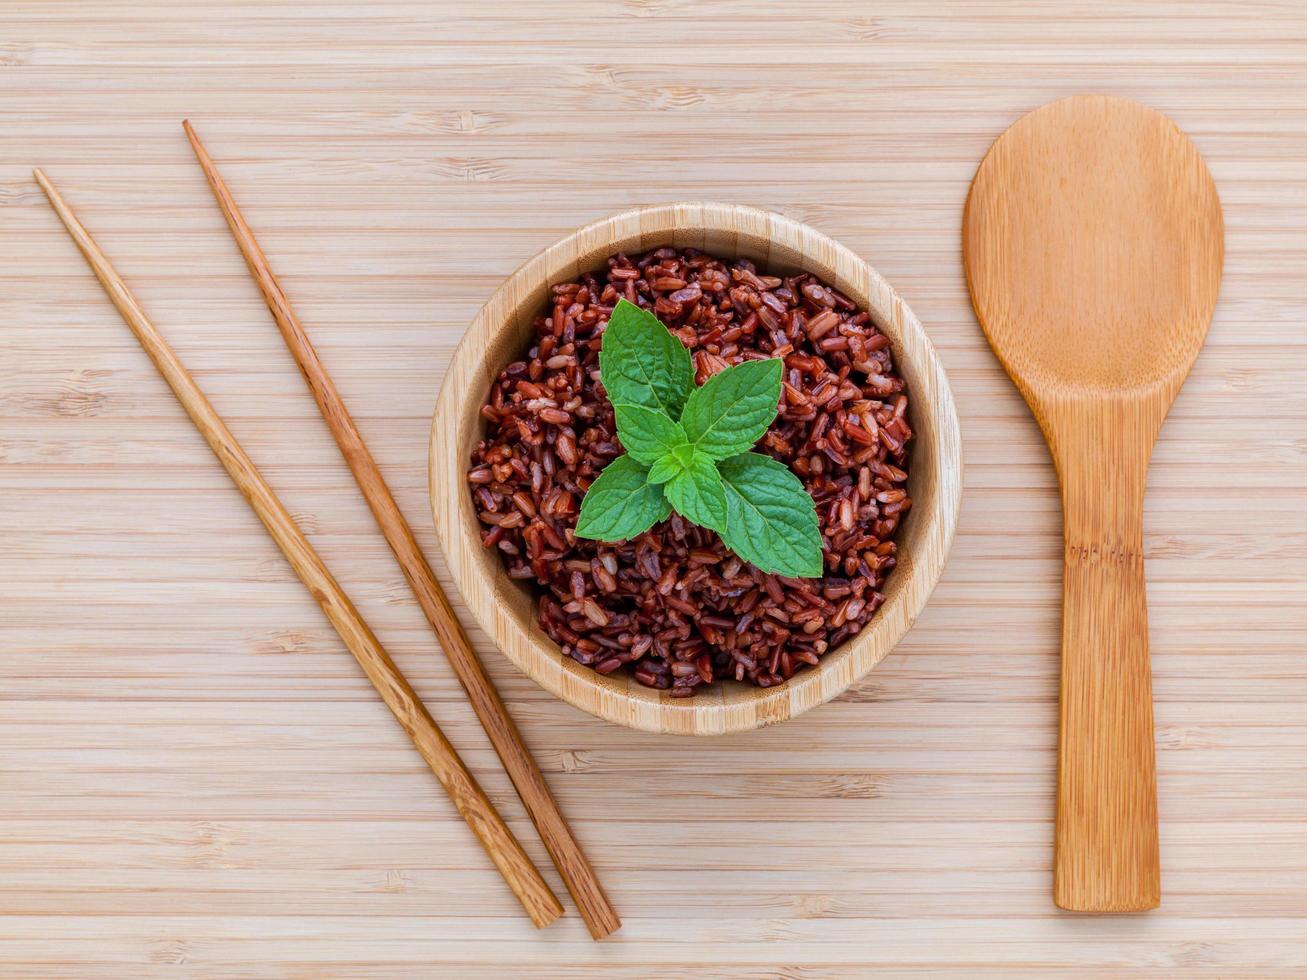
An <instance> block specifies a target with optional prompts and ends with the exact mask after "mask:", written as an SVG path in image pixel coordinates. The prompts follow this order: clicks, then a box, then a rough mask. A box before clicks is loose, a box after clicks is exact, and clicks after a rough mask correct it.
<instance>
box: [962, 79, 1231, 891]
mask: <svg viewBox="0 0 1307 980" xmlns="http://www.w3.org/2000/svg"><path fill="white" fill-rule="evenodd" d="M1224 256H1225V231H1224V224H1223V222H1222V218H1221V202H1220V199H1219V198H1218V196H1217V193H1216V186H1215V185H1214V184H1213V182H1212V176H1211V174H1210V173H1209V172H1208V170H1207V166H1206V165H1205V164H1204V163H1203V160H1202V157H1201V156H1199V154H1198V151H1197V150H1196V149H1195V148H1194V146H1193V144H1192V143H1190V142H1189V140H1188V139H1186V138H1185V136H1184V134H1183V133H1181V132H1180V130H1179V129H1177V128H1176V126H1175V124H1174V123H1173V122H1171V121H1170V120H1169V119H1167V118H1166V117H1165V116H1164V115H1162V114H1161V113H1159V112H1156V111H1155V110H1153V109H1150V108H1148V107H1147V106H1144V105H1141V104H1139V103H1138V102H1132V101H1131V100H1129V99H1122V98H1119V97H1113V96H1105V95H1077V96H1072V97H1070V98H1067V99H1061V100H1059V101H1057V102H1054V103H1051V104H1049V105H1046V106H1042V107H1040V108H1039V109H1036V110H1035V111H1034V112H1031V113H1029V114H1027V115H1025V116H1023V117H1022V118H1021V119H1020V120H1018V121H1017V122H1016V123H1014V124H1013V125H1012V126H1011V127H1010V128H1009V129H1008V130H1007V131H1006V132H1004V133H1003V135H1002V136H1001V137H999V138H998V139H997V140H996V141H995V142H994V145H993V147H991V148H990V151H989V152H988V153H987V154H986V155H985V159H984V160H983V161H982V162H981V164H980V167H979V169H978V170H977V172H976V177H975V180H974V181H973V182H972V184H971V192H970V193H969V194H968V196H967V205H966V211H965V213H964V216H963V221H962V264H963V267H964V268H965V269H966V275H967V286H968V288H969V289H970V291H971V301H972V304H973V305H974V306H975V308H976V316H977V318H978V319H979V321H980V326H981V328H982V329H983V330H984V331H985V336H986V337H987V338H988V339H989V342H990V345H991V346H992V347H993V348H994V351H995V353H996V354H997V355H998V358H999V360H1000V361H1002V362H1003V366H1004V368H1006V369H1007V372H1008V374H1010V375H1011V376H1012V379H1013V380H1014V381H1015V382H1016V384H1017V387H1018V388H1020V389H1021V393H1022V395H1024V396H1025V399H1026V401H1027V403H1029V405H1030V408H1031V410H1032V411H1033V412H1034V415H1035V419H1036V421H1037V422H1039V426H1040V428H1041V429H1042V430H1043V432H1044V437H1045V438H1046V439H1047V440H1048V445H1049V449H1050V451H1051V452H1052V454H1053V462H1054V465H1056V467H1057V473H1058V482H1059V484H1060V485H1061V488H1062V508H1063V511H1064V523H1063V539H1064V540H1065V543H1066V550H1065V553H1064V565H1063V571H1062V603H1063V609H1062V682H1061V696H1060V703H1061V712H1060V721H1059V738H1058V788H1057V828H1056V836H1055V841H1056V843H1055V853H1054V866H1053V895H1054V898H1055V900H1056V901H1057V904H1058V907H1059V908H1064V909H1068V910H1070V911H1075V912H1142V911H1146V910H1148V909H1153V908H1156V907H1157V904H1158V903H1159V902H1160V901H1161V859H1160V857H1159V855H1158V840H1157V780H1156V764H1155V758H1154V748H1153V694H1152V671H1151V666H1150V664H1149V657H1148V600H1147V596H1146V593H1145V584H1144V542H1143V533H1144V486H1145V483H1146V476H1147V473H1148V461H1149V458H1150V457H1151V456H1152V453H1153V445H1154V444H1155V443H1156V441H1157V435H1158V433H1159V432H1160V431H1161V428H1162V422H1163V421H1164V420H1165V419H1166V413H1167V412H1168V411H1169V410H1170V408H1171V403H1172V402H1173V401H1174V400H1175V396H1176V395H1177V394H1178V393H1179V391H1180V386H1181V385H1182V384H1183V383H1184V379H1185V378H1186V377H1187V376H1188V374H1189V369H1190V368H1191V367H1192V365H1193V362H1194V359H1195V358H1196V357H1197V356H1198V351H1199V350H1200V349H1201V348H1202V346H1203V340H1204V338H1205V337H1206V336H1207V329H1208V325H1209V324H1210V322H1211V319H1212V311H1213V309H1214V308H1215V306H1216V296H1217V293H1218V292H1219V291H1220V284H1221V265H1222V262H1223V260H1224Z"/></svg>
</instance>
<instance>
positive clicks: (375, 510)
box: [35, 122, 621, 939]
mask: <svg viewBox="0 0 1307 980" xmlns="http://www.w3.org/2000/svg"><path fill="white" fill-rule="evenodd" d="M182 127H183V128H184V129H185V131H186V136H187V138H188V139H189V140H190V142H191V147H192V148H193V149H194V151H195V155H196V157H197V158H198V160H199V162H200V166H201V167H202V168H203V170H204V174H205V176H206V177H207V178H208V181H209V186H210V187H211V188H212V189H213V194H214V197H215V198H216V199H217V202H218V206H219V207H220V208H221V209H222V212H223V215H224V217H226V219H227V225H228V227H230V229H231V232H232V235H233V236H234V238H235V239H236V244H237V245H238V246H239V247H240V250H241V254H242V255H243V256H244V257H245V261H246V263H247V264H248V266H249V269H250V272H251V273H252V274H253V276H254V278H255V281H256V282H257V283H258V285H259V289H260V290H261V291H262V292H263V297H264V299H265V300H266V301H267V304H268V308H269V310H271V312H272V315H273V319H275V320H276V322H277V326H278V327H279V328H280V330H281V334H282V337H283V338H285V341H286V344H287V346H288V347H289V348H290V351H291V353H292V354H293V355H294V357H295V360H296V361H297V363H298V364H299V367H300V370H301V371H302V372H303V374H304V378H305V380H306V381H307V382H308V385H309V388H310V389H311V390H312V392H313V397H314V399H315V400H316V401H317V403H318V408H319V409H320V410H321V411H322V416H323V418H324V419H325V420H326V422H327V425H328V426H329V428H330V429H331V432H332V435H333V436H334V437H335V439H336V444H337V445H338V446H339V447H340V451H341V453H342V454H343V455H344V457H345V461H346V462H347V463H348V464H349V468H350V471H351V472H352V473H353V474H354V479H355V480H356V481H357V482H358V485H359V488H360V489H361V490H362V491H363V495H364V498H365V499H366V500H367V502H368V506H369V507H370V508H371V509H372V514H373V516H374V517H375V518H376V521H377V524H378V525H379V526H380V528H381V531H382V534H383V535H385V538H386V541H387V543H388V544H389V545H390V548H391V550H392V551H393V552H394V554H395V558H396V559H397V560H398V562H399V564H400V567H401V568H402V569H403V572H404V577H405V578H407V579H408V582H409V585H410V586H411V587H412V589H413V593H414V595H415V596H416V597H417V600H418V605H420V606H421V607H422V611H423V613H425V614H426V617H427V619H428V620H429V621H430V623H431V626H432V628H433V629H434V630H435V633H436V636H437V638H438V639H439V641H440V646H441V648H442V649H443V650H444V651H445V655H446V656H447V657H448V658H449V661H450V664H451V665H452V666H453V668H454V672H455V673H456V674H457V676H458V679H459V681H460V682H461V683H462V685H463V689H464V691H466V693H467V696H468V699H469V700H470V701H471V703H472V708H473V710H474V711H475V712H476V716H477V718H478V719H479V720H480V722H481V725H482V727H483V728H484V729H485V731H486V734H487V735H488V736H489V738H490V741H491V743H492V744H493V746H494V748H495V751H496V752H497V753H498V755H499V758H500V760H501V761H502V762H503V765H504V768H505V769H506V770H507V772H508V775H509V777H510V778H511V779H512V781H513V785H514V786H515V787H516V789H517V792H518V795H519V796H520V797H521V799H522V802H523V804H524V805H525V807H526V810H527V813H528V814H529V815H530V817H531V820H532V822H533V823H534V824H535V826H536V830H537V831H538V832H539V834H540V838H541V840H542V841H543V842H544V845H545V848H546V850H548V852H549V856H550V857H551V858H552V859H553V862H554V864H555V866H556V867H557V868H558V872H559V874H560V875H561V877H562V879H563V882H564V884H565V885H566V886H567V889H568V891H569V892H570V893H571V895H572V899H573V901H574V902H575V903H576V907H577V909H578V911H579V912H580V913H581V917H582V919H584V920H585V924H586V926H587V928H588V929H589V930H590V935H591V936H593V937H594V938H595V939H602V938H603V937H605V936H607V935H608V934H610V933H612V932H613V931H614V930H616V929H617V928H619V927H620V926H621V920H620V919H618V917H617V913H616V912H615V911H614V910H613V907H612V906H611V905H610V904H609V902H608V899H607V897H606V896H605V895H604V891H603V888H602V887H601V886H600V884H599V881H598V879H597V878H596V876H595V873H594V869H593V868H592V867H591V866H590V863H589V861H588V860H586V857H585V854H584V853H583V852H582V851H581V848H580V846H579V845H578V844H577V843H576V841H575V839H574V838H573V837H572V835H571V832H570V831H569V830H568V827H567V824H566V822H565V821H564V819H563V815H562V813H561V812H560V811H559V809H558V804H557V803H556V802H555V801H554V798H553V796H552V795H551V794H550V792H549V787H548V785H547V784H546V783H545V780H544V776H543V775H542V773H541V772H540V768H539V766H537V765H536V763H535V760H534V759H533V758H532V757H531V754H530V752H529V751H528V749H527V747H526V745H525V743H524V742H523V741H522V736H521V734H520V733H519V732H518V730H517V726H516V725H515V724H514V723H513V719H512V718H511V716H510V715H509V714H508V709H507V708H506V707H505V706H504V702H503V701H502V700H501V699H500V697H499V694H498V692H497V691H496V690H495V688H494V685H493V684H491V682H490V678H489V677H488V676H487V675H486V672H485V668H484V667H483V666H482V664H481V661H480V660H479V659H478V658H477V655H476V653H475V651H473V649H472V646H471V644H470V643H469V642H468V639H467V636H466V635H465V634H464V632H463V630H462V627H461V626H460V625H459V623H458V620H457V619H456V618H455V616H454V612H453V610H452V609H451V608H450V605H449V601H448V600H447V599H446V597H445V594H444V591H443V590H442V589H441V588H440V584H439V583H438V582H437V581H436V577H435V575H434V574H433V573H432V571H431V567H430V566H429V565H428V564H427V562H426V559H425V558H424V557H423V556H422V553H421V551H420V550H419V549H418V545H417V541H416V539H415V538H414V537H413V531H412V529H411V528H410V527H409V526H408V523H407V521H405V520H404V517H403V514H402V513H401V512H400V510H399V507H398V506H397V505H396V503H395V499H394V497H393V496H392V495H391V493H390V489H389V488H388V487H387V486H386V482H385V480H384V479H383V478H382V475H381V471H380V470H379V469H378V468H377V464H376V462H375V461H374V460H373V458H372V454H371V453H370V452H369V451H368V448H367V446H366V445H365V444H364V442H363V439H362V437H361V436H360V435H359V431H358V429H357V427H356V426H355V425H354V421H353V419H352V418H351V417H350V414H349V412H348V410H347V409H346V408H345V404H344V402H343V401H342V400H341V398H340V395H339V393H338V392H337V391H336V387H335V385H334V384H333V383H332V380H331V377H330V375H329V374H328V373H327V371H326V368H325V367H323V365H322V362H321V361H320V360H319V358H318V355H317V352H316V351H315V350H314V348H313V345H312V343H310V342H309V339H308V336H307V335H306V334H305V332H304V328H303V326H302V324H301V323H300V321H299V318H298V317H297V316H296V315H295V311H294V309H293V308H292V307H291V305H290V301H289V300H288V299H287V298H286V294H285V292H284V291H283V290H282V288H281V284H280V283H279V282H278V281H277V277H276V276H275V275H274V274H273V272H272V269H271V268H270V267H269V265H268V260H267V257H266V256H265V255H264V254H263V250H262V249H261V248H260V247H259V244H258V242H257V241H256V240H255V238H254V234H253V233H252V232H251V231H250V228H249V226H248V225H247V224H246V223H245V219H244V217H243V216H242V215H241V212H240V209H239V208H238V207H237V206H236V202H235V201H234V200H233V199H232V196H231V192H230V191H229V190H228V189H227V185H226V183H224V181H223V179H222V177H221V176H220V175H219V173H218V170H217V168H216V167H215V166H214V163H213V160H212V159H211V158H210V157H209V154H208V153H207V152H206V150H205V149H204V146H203V145H202V144H201V143H200V140H199V137H198V136H196V134H195V130H194V129H192V128H191V125H190V123H189V122H183V123H182ZM35 176H36V180H37V183H39V184H40V185H41V189H42V190H43V191H44V192H45V195H46V197H47V198H49V200H50V204H51V205H52V206H53V207H54V210H55V213H56V214H57V215H58V216H59V219H60V220H61V221H62V222H63V224H64V227H65V228H66V229H67V230H68V233H69V235H71V236H72V239H73V241H74V242H75V243H76V244H77V247H78V248H79V249H80V250H81V252H82V255H83V256H84V257H85V258H86V261H87V263H88V264H89V265H90V266H91V269H92V270H93V271H94V273H95V275H96V278H97V279H99V280H100V284H101V285H102V286H103V287H104V289H105V292H106V293H107V294H108V296H109V299H110V300H111V301H112V302H113V304H114V306H115V307H116V308H117V309H118V312H119V313H120V314H121V315H122V317H123V319H124V320H125V321H126V322H127V325H128V326H129V327H130V328H131V330H132V332H133V333H134V334H135V335H136V339H137V340H138V341H140V344H141V346H142V347H143V348H144V350H145V352H146V354H148V355H149V357H150V359H151V360H152V361H153V362H154V365H155V367H156V368H158V370H159V373H160V374H162V375H163V378H164V380H165V381H167V383H168V386H169V387H170V388H172V390H173V393H174V394H175V395H176V396H177V399H178V401H180V402H181V404H182V407H183V408H184V409H185V410H186V413H187V414H188V415H189V416H190V417H191V421H193V422H194V423H195V425H196V427H197V428H198V429H199V430H200V432H201V434H202V435H203V436H204V438H205V440H206V441H207V442H208V443H209V446H210V448H211V449H212V450H213V452H214V453H215V454H216V455H217V457H218V459H219V461H220V462H221V463H222V465H223V466H224V467H225V468H226V470H227V473H228V474H229V475H230V476H231V478H232V480H233V481H234V482H235V484H236V486H237V488H238V489H239V490H240V491H241V493H242V494H243V495H244V496H245V498H246V499H247V500H248V501H249V503H250V506H251V507H252V508H253V509H254V512H255V514H257V515H258V517H259V519H260V520H261V521H262V522H263V524H264V526H265V527H266V528H267V529H268V533H269V534H271V535H272V538H273V540H274V541H276V543H277V544H278V546H279V547H280V548H281V550H282V552H283V553H284V554H285V556H286V558H287V560H288V561H289V562H290V564H291V566H292V567H293V568H294V570H295V572H296V574H298V575H299V577H300V579H301V581H303V582H304V584H305V585H306V586H308V589H309V591H310V592H311V593H312V594H313V597H314V598H315V599H317V601H318V604H319V605H320V606H321V607H322V610H323V612H324V613H326V616H327V619H328V620H329V621H330V622H331V625H332V626H333V627H334V628H335V630H336V632H337V633H338V634H340V638H341V639H342V640H343V641H344V643H345V646H346V647H347V648H348V649H349V651H350V653H352V654H353V655H354V658H355V659H356V660H357V661H358V662H359V665H360V666H361V667H362V668H363V671H364V673H365V674H367V677H368V679H369V680H370V681H371V682H372V685H373V686H374V687H375V688H376V690H377V693H378V694H380V695H381V698H382V700H383V701H385V703H386V706H387V707H389V708H390V710H391V712H392V713H393V714H394V715H395V718H396V719H397V720H398V721H399V723H400V725H401V726H402V727H403V728H404V730H405V731H406V732H408V734H409V736H410V737H411V738H412V739H413V743H414V745H415V746H416V747H417V749H418V752H419V753H420V754H421V755H422V758H423V759H425V760H426V762H427V764H428V765H429V766H430V767H431V770H432V771H433V772H434V773H435V774H436V777H437V778H438V779H439V780H440V783H441V785H443V786H444V788H445V791H446V792H447V793H448V794H449V797H450V799H451V800H452V801H453V803H454V806H455V807H456V808H457V809H458V812H459V813H460V814H461V815H462V816H463V819H464V820H466V821H467V823H468V825H469V826H470V827H471V828H472V830H473V832H474V833H475V834H476V836H477V838H478V839H479V840H480V842H481V845H482V847H484V848H485V850H486V853H487V854H488V855H489V856H490V858H491V860H492V861H493V862H494V863H495V866H496V867H497V868H498V869H499V872H500V874H501V875H503V877H504V880H505V881H506V882H507V883H508V885H509V887H510V888H511V889H512V890H513V893H514V894H515V895H516V896H517V898H518V900H519V901H520V902H521V903H522V906H523V907H524V908H525V910H526V912H527V915H528V916H530V918H531V921H532V922H533V923H535V925H536V926H537V927H543V926H546V925H548V924H549V923H551V922H553V921H554V920H555V919H557V918H558V917H559V916H560V915H562V914H563V907H562V905H561V904H559V901H558V899H557V898H556V897H555V896H554V894H553V892H552V891H550V889H549V886H548V884H546V882H545V880H544V879H543V878H542V877H541V876H540V872H539V871H538V870H537V869H536V868H535V866H534V865H533V864H532V863H531V859H530V858H529V857H528V856H527V854H526V852H525V851H523V849H522V846H521V844H520V843H518V841H517V839H516V838H515V837H514V836H513V833H512V831H510V830H509V829H508V827H507V825H506V824H505V823H504V821H503V818H502V817H501V816H500V815H499V813H498V812H497V811H496V810H495V808H494V806H493V804H491V802H490V800H489V799H488V798H487V797H486V795H485V793H484V792H483V791H482V789H481V787H480V786H479V785H478V784H477V782H476V779H475V778H474V777H473V776H472V774H471V773H470V772H469V771H468V769H467V767H466V766H465V765H464V764H463V762H462V760H461V759H460V758H459V757H458V754H457V752H455V750H454V747H453V746H452V745H450V744H449V742H448V740H447V739H446V738H445V736H444V735H443V734H442V733H441V731H440V728H439V727H438V726H437V725H436V722H435V720H434V719H433V718H432V717H431V715H430V713H428V711H427V709H426V707H425V706H424V705H423V703H422V701H421V700H420V699H419V698H418V696H417V694H416V693H415V692H414V690H413V688H412V687H411V686H410V685H409V683H408V681H407V680H406V679H405V678H404V675H403V674H402V673H401V672H400V670H399V668H398V667H396V666H395V664H394V662H393V661H392V660H391V659H390V656H389V655H388V654H387V653H386V651H385V650H384V649H383V648H382V646H381V644H380V642H379V641H378V640H377V638H376V636H375V635H374V634H373V633H372V630H371V629H369V628H368V625H367V623H365V622H364V621H363V618H362V617H361V616H360V615H359V613H358V610H357V609H355V608H354V604H353V603H352V602H350V600H349V597H348V596H347V595H346V594H345V592H344V590H343V589H342V588H341V587H340V585H339V584H338V583H337V582H336V580H335V579H334V578H333V577H332V575H331V572H330V571H328V569H327V566H326V565H325V564H324V563H323V561H322V559H321V558H320V557H319V556H318V554H317V552H316V551H314V549H313V546H312V545H311V544H310V543H309V541H308V539H307V538H306V537H305V536H304V533H303V532H302V531H301V530H300V528H299V526H298V525H297V524H296V523H295V521H294V519H293V518H292V517H291V516H290V514H289V513H288V512H287V510H286V508H285V507H284V506H283V505H282V503H281V501H280V500H278V499H277V496H276V494H275V493H274V492H273V490H272V488H271V487H270V486H269V485H268V482H267V481H266V480H265V479H264V478H263V476H262V475H261V474H260V473H259V471H258V469H256V468H255V466H254V463H253V462H252V461H251V460H250V458H249V456H247V455H246V454H245V451H244V450H243V449H242V448H241V446H240V444H239V443H238V442H237V441H236V437H235V436H233V435H232V433H231V431H230V430H229V429H228V428H227V426H226V424H225V423H224V422H223V420H222V418H221V417H220V416H219V415H218V413H217V412H216V411H215V410H214V408H213V406H212V405H210V404H209V401H208V399H207V398H206V397H205V396H204V393H203V392H202V391H201V390H200V389H199V387H198V386H197V385H196V384H195V381H194V379H193V378H192V377H191V376H190V374H189V373H188V372H187V370H186V368H185V367H184V366H183V365H182V363H181V361H180V360H179V359H178V358H177V355H176V354H175V353H173V351H172V349H171V348H170V347H169V346H168V344H167V343H166V342H165V341H164V339H163V337H162V336H161V335H160V333H159V331H158V330H157V329H156V328H155V326H154V325H153V324H152V323H151V322H150V320H149V318H148V317H147V316H146V315H145V312H144V311H143V310H142V309H141V306H140V304H139V303H138V302H137V300H136V298H135V297H134V296H133V295H132V293H131V291H130V290H129V289H128V288H127V285H126V284H125V283H124V282H123V280H122V278H121V277H120V276H119V275H118V273H117V272H116V271H115V270H114V268H113V266H112V265H111V264H110V262H109V260H108V259H107V258H106V257H105V255H104V253H103V252H102V251H101V250H100V248H99V246H98V245H97V244H96V243H95V240H94V239H93V238H92V237H91V235H90V233H89V232H87V230H86V228H85V227H83V225H82V223H81V222H80V221H78V219H77V217H76V215H74V214H73V212H72V210H71V209H70V208H69V207H68V205H67V203H66V202H65V201H64V199H63V198H62V197H61V196H60V194H59V192H58V191H56V190H55V188H54V186H53V185H52V184H51V183H50V181H49V179H48V178H47V177H46V176H45V174H44V173H42V172H41V171H40V170H37V171H35Z"/></svg>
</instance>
